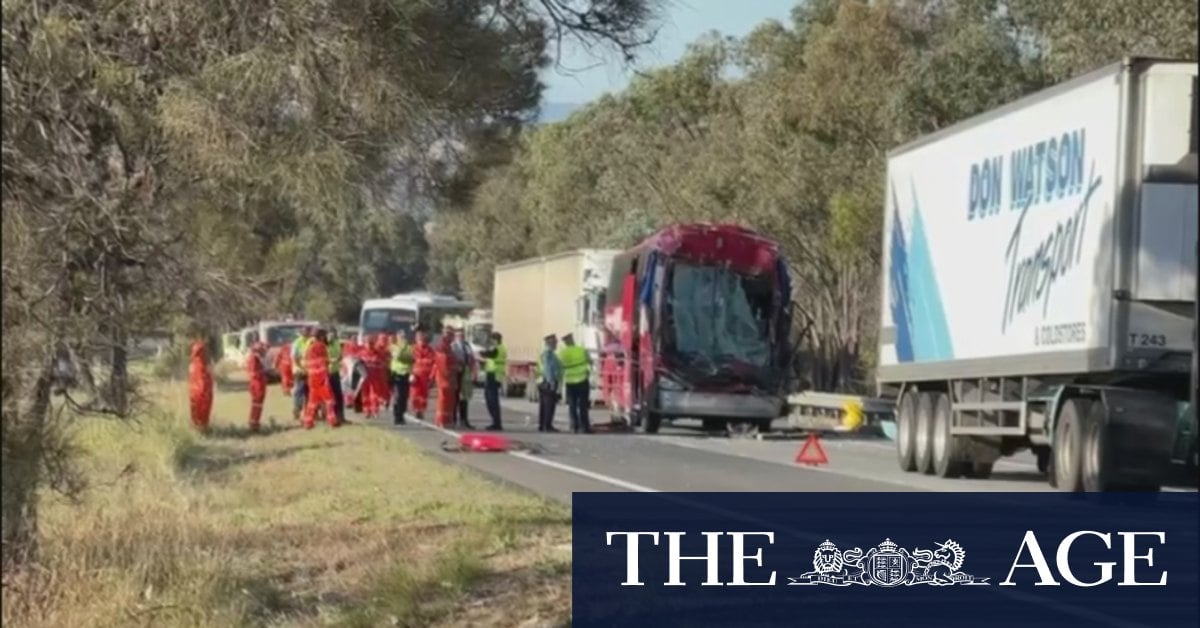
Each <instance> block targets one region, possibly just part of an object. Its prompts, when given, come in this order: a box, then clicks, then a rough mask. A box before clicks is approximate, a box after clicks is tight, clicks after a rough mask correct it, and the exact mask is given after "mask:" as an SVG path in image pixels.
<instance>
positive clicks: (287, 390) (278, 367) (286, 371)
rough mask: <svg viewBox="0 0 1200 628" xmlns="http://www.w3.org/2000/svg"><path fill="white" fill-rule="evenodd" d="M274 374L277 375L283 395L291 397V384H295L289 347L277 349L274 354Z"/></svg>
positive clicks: (284, 346)
mask: <svg viewBox="0 0 1200 628" xmlns="http://www.w3.org/2000/svg"><path fill="white" fill-rule="evenodd" d="M275 372H276V373H279V385H280V386H282V387H283V394H285V395H287V396H289V397H291V396H292V384H293V383H295V381H296V380H295V373H292V348H291V346H290V345H283V346H282V347H279V352H278V353H276V354H275Z"/></svg>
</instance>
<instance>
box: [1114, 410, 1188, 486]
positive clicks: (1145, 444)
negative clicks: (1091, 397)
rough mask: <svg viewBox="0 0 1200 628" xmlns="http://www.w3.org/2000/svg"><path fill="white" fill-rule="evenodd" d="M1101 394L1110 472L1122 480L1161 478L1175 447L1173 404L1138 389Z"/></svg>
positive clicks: (1176, 415)
mask: <svg viewBox="0 0 1200 628" xmlns="http://www.w3.org/2000/svg"><path fill="white" fill-rule="evenodd" d="M1101 394H1102V398H1103V401H1104V405H1105V407H1106V409H1107V411H1108V430H1109V432H1108V434H1109V439H1108V440H1109V443H1111V453H1112V455H1113V456H1114V460H1113V463H1114V464H1113V469H1114V471H1115V472H1116V473H1117V474H1118V476H1123V477H1126V478H1144V479H1162V478H1165V477H1166V474H1167V472H1168V470H1169V468H1170V464H1171V458H1172V453H1173V450H1174V448H1175V437H1176V431H1177V426H1178V405H1177V402H1176V401H1175V400H1174V399H1171V398H1169V397H1166V396H1163V395H1158V394H1155V393H1149V392H1146V391H1138V390H1120V389H1107V390H1103V391H1102V393H1101Z"/></svg>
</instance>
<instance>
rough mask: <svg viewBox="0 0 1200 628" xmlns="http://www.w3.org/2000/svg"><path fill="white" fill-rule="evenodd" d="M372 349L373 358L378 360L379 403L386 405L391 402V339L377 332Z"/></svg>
mask: <svg viewBox="0 0 1200 628" xmlns="http://www.w3.org/2000/svg"><path fill="white" fill-rule="evenodd" d="M372 350H373V351H374V352H375V359H376V360H377V361H378V362H379V393H380V395H381V397H382V404H381V405H382V406H383V407H387V405H388V404H390V403H391V402H392V339H391V338H390V337H389V336H388V335H387V334H379V338H378V339H376V342H375V346H374V347H372Z"/></svg>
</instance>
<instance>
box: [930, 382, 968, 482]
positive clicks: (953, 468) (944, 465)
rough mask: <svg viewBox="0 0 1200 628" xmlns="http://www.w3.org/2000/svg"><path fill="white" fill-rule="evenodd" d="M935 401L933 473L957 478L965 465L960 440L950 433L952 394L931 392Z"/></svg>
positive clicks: (932, 446) (941, 476) (943, 476)
mask: <svg viewBox="0 0 1200 628" xmlns="http://www.w3.org/2000/svg"><path fill="white" fill-rule="evenodd" d="M931 396H932V403H933V434H932V445H931V449H932V450H933V452H932V454H931V457H932V459H933V473H934V475H936V476H938V477H940V478H956V477H958V476H960V475H962V474H963V471H964V470H965V469H964V467H965V466H967V465H965V464H964V463H963V462H962V461H960V460H959V455H960V454H959V451H958V450H959V447H958V446H957V445H958V442H957V441H956V440H955V438H954V436H953V435H951V434H950V416H951V415H950V395H947V394H945V393H931Z"/></svg>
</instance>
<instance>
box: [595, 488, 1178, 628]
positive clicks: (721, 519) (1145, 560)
mask: <svg viewBox="0 0 1200 628" xmlns="http://www.w3.org/2000/svg"><path fill="white" fill-rule="evenodd" d="M573 521H574V523H573V526H574V539H573V548H574V553H573V565H574V566H573V587H574V588H573V601H572V604H573V622H572V625H573V626H575V627H576V628H581V627H586V626H622V627H632V626H784V625H787V626H798V625H799V626H813V627H820V628H839V627H842V626H846V627H854V628H863V627H866V626H888V627H889V628H907V627H910V626H911V627H914V628H916V627H918V626H919V627H920V628H930V627H931V626H972V627H984V626H996V627H1004V628H1009V627H1012V626H1020V627H1021V628H1031V627H1033V626H1055V627H1059V626H1089V627H1100V626H1111V627H1126V626H1128V627H1132V626H1153V627H1156V628H1165V627H1173V626H1181V627H1187V628H1195V627H1196V626H1197V625H1200V595H1198V593H1197V592H1198V591H1200V575H1198V574H1200V541H1198V537H1200V501H1198V499H1197V493H1195V492H1191V493H1160V494H1125V495H1121V494H1088V495H1069V494H1063V493H986V494H977V493H972V494H960V493H575V494H574V496H573Z"/></svg>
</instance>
